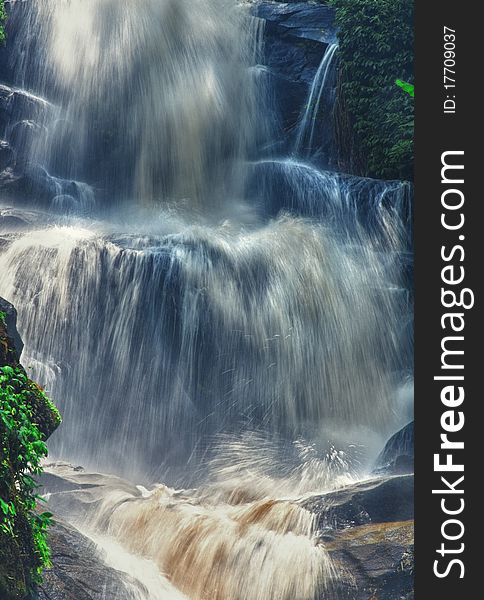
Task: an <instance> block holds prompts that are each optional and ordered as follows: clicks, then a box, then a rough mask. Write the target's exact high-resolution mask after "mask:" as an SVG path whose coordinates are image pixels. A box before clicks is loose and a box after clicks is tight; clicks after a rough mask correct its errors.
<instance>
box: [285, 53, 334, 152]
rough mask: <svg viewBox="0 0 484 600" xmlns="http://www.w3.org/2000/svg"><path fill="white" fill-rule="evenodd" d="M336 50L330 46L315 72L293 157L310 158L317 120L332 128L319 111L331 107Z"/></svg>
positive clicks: (329, 121) (299, 126)
mask: <svg viewBox="0 0 484 600" xmlns="http://www.w3.org/2000/svg"><path fill="white" fill-rule="evenodd" d="M337 50H338V44H330V45H329V46H328V48H327V49H326V52H325V53H324V55H323V59H322V61H321V64H320V65H319V68H318V70H317V71H316V75H315V77H314V79H313V82H312V84H311V88H310V90H309V95H308V99H307V101H306V105H305V108H304V112H303V114H302V116H301V118H300V121H299V125H298V129H297V135H296V142H295V144H294V154H295V155H303V156H310V155H311V154H312V153H313V152H314V151H315V150H316V148H314V136H315V133H316V129H317V125H318V119H320V118H321V120H322V122H323V123H326V125H327V126H328V127H329V128H331V127H332V123H331V118H328V115H327V114H326V115H324V118H322V117H321V115H320V111H321V109H322V108H323V106H324V107H325V108H326V109H330V110H331V109H332V106H333V98H332V97H331V91H332V89H333V88H334V86H335V82H334V73H335V64H336V57H337ZM323 139H324V137H323Z"/></svg>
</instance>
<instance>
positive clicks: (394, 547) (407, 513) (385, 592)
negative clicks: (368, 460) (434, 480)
mask: <svg viewBox="0 0 484 600" xmlns="http://www.w3.org/2000/svg"><path fill="white" fill-rule="evenodd" d="M413 494H414V480H413V475H407V476H401V477H381V478H378V479H374V480H369V481H367V482H363V483H359V484H355V485H353V486H348V487H346V488H343V489H341V490H338V491H336V492H330V493H328V494H324V495H321V496H313V497H312V498H309V499H306V500H304V502H303V506H304V507H305V508H306V509H307V510H309V511H311V512H313V513H315V514H316V516H317V520H318V521H317V523H318V530H319V535H320V539H321V543H323V544H324V546H325V548H326V549H327V550H328V551H329V553H330V555H331V558H332V560H333V562H334V567H335V569H336V571H337V573H338V581H337V582H336V588H337V589H336V591H335V594H337V595H336V597H337V598H338V600H369V599H371V598H373V597H374V598H377V599H384V600H402V599H404V600H410V599H411V598H413V516H414V509H413V504H414V502H413Z"/></svg>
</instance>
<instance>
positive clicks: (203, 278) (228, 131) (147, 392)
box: [0, 0, 411, 600]
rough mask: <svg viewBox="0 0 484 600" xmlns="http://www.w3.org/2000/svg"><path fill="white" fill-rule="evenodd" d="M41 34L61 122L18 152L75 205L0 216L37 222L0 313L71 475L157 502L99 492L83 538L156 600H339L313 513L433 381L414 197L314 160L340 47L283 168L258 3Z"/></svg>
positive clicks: (6, 254)
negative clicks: (20, 343) (415, 308)
mask: <svg viewBox="0 0 484 600" xmlns="http://www.w3.org/2000/svg"><path fill="white" fill-rule="evenodd" d="M21 16H22V19H21V20H20V19H19V23H18V24H17V34H16V36H15V38H14V40H13V42H12V43H13V44H14V49H13V50H12V60H13V61H14V62H15V65H14V66H15V72H16V77H17V82H16V83H17V85H18V87H19V88H23V89H24V90H27V91H28V92H29V93H31V94H35V96H36V97H40V98H42V99H43V100H41V101H39V102H40V103H37V104H36V106H37V109H36V110H38V115H37V116H38V121H39V122H40V123H41V125H42V126H41V127H40V128H39V131H38V132H37V134H36V135H35V136H31V135H30V134H29V135H25V137H24V138H22V139H21V141H22V144H23V146H22V148H23V152H24V155H25V162H26V164H27V165H28V168H29V169H31V170H33V172H34V173H36V174H37V175H36V176H38V177H42V178H45V180H46V181H47V182H48V183H49V186H50V187H49V189H52V190H53V193H52V194H51V198H50V199H48V200H46V199H45V198H42V199H41V198H38V199H37V198H35V199H34V200H33V201H32V202H30V203H29V202H27V201H26V200H25V198H24V197H21V196H19V197H18V198H15V201H14V202H10V203H9V206H8V207H5V208H1V207H0V212H1V213H2V214H3V215H4V216H5V215H6V216H10V217H11V216H12V215H13V216H15V217H16V218H17V217H18V218H19V219H20V220H21V222H22V225H20V226H18V227H17V228H16V229H15V230H13V229H11V230H6V231H4V232H3V231H2V244H1V246H0V273H1V279H0V294H1V295H2V296H3V297H5V298H7V299H8V300H9V301H11V302H12V303H14V304H15V306H16V308H17V310H18V313H19V319H18V320H19V330H20V333H21V335H22V338H23V340H24V342H25V349H24V354H23V359H22V360H23V364H25V366H26V367H28V368H29V371H30V372H31V374H32V377H33V378H34V379H35V380H38V381H39V382H40V383H42V384H43V385H44V386H45V388H46V389H47V391H48V393H49V394H50V396H51V397H52V398H53V400H54V401H55V402H56V404H57V405H58V406H59V408H60V410H61V412H62V414H63V418H64V422H63V424H62V426H61V427H60V428H59V430H58V431H57V432H56V433H55V434H54V435H53V436H52V438H51V439H50V440H49V447H50V451H51V454H52V456H54V457H55V458H60V459H63V460H69V461H71V462H73V463H75V464H83V465H86V466H88V467H89V468H91V469H93V470H100V471H105V472H111V473H116V474H118V475H122V476H124V477H127V478H129V479H130V480H131V481H134V482H136V483H143V484H144V485H146V486H147V488H148V489H144V488H143V490H144V491H140V488H135V487H134V486H130V487H128V488H127V487H126V485H127V484H126V485H125V484H121V483H119V482H117V483H116V484H115V485H114V484H113V485H111V481H112V480H111V479H106V481H107V483H106V481H104V483H101V484H100V483H99V482H100V481H101V480H102V477H101V479H100V476H89V475H88V474H86V475H85V476H84V475H79V477H80V478H81V479H82V478H83V477H84V480H85V481H87V480H88V479H89V477H94V478H96V479H95V481H96V485H98V484H99V485H100V488H99V492H96V491H95V490H94V491H92V493H93V494H94V495H95V494H97V493H98V496H96V502H95V503H94V504H93V506H95V507H96V508H95V510H94V509H93V514H90V515H89V522H88V524H86V523H87V521H86V520H84V521H83V519H80V520H79V522H78V525H79V526H81V525H82V526H83V527H85V528H86V531H88V532H89V535H90V536H91V537H93V538H94V539H97V540H98V543H99V544H100V545H101V546H103V545H104V546H105V547H106V548H111V551H112V556H113V557H115V558H116V557H117V558H116V560H117V561H118V562H117V563H116V565H117V567H118V568H121V569H122V570H128V571H129V572H130V573H131V574H132V575H133V576H134V577H135V578H136V577H138V576H139V573H140V572H141V571H143V568H145V569H147V571H146V573H149V576H148V575H147V577H148V578H149V582H147V583H146V585H147V589H148V588H149V589H151V590H153V589H156V588H157V587H158V589H162V590H163V594H164V595H163V594H162V595H161V596H160V598H170V599H171V600H180V599H182V598H189V599H191V600H205V599H208V598H209V599H210V600H313V599H314V598H315V597H318V598H320V597H321V598H322V597H327V598H332V596H331V593H330V592H329V591H328V590H330V586H331V581H332V578H333V577H334V576H335V574H334V572H333V568H332V566H331V561H330V559H329V556H328V554H327V552H326V551H325V549H324V548H323V547H322V546H321V545H320V544H319V542H318V541H317V535H316V534H317V532H316V530H315V523H314V519H313V517H312V515H310V514H309V513H308V512H307V511H305V510H304V509H303V508H301V506H300V505H299V504H298V500H299V499H300V498H301V496H304V495H306V494H310V493H321V492H324V491H328V490H331V489H335V488H337V487H339V486H342V485H345V484H347V483H349V482H352V481H355V480H357V479H358V478H360V477H361V476H362V475H363V474H364V473H366V472H367V470H368V467H369V465H370V464H371V459H372V457H374V456H375V455H376V453H377V452H378V450H379V449H380V448H381V443H382V441H383V440H384V439H385V437H386V436H387V435H388V434H389V433H390V432H393V431H394V430H395V429H396V428H397V427H398V426H399V425H401V424H402V421H403V420H404V419H405V418H407V416H408V415H407V412H406V409H407V405H408V404H409V400H408V396H409V395H410V393H409V392H408V389H409V387H410V385H409V383H408V382H409V378H410V377H411V372H410V366H409V365H410V364H411V349H410V336H409V333H408V330H409V322H410V310H411V307H410V299H409V297H408V296H409V295H408V293H407V292H406V286H407V287H408V285H407V284H408V281H407V280H406V278H407V274H406V272H405V265H406V263H405V261H406V255H407V253H408V251H409V249H410V215H409V208H408V207H409V203H410V195H411V189H410V186H409V185H408V184H406V183H403V182H375V181H372V180H369V179H362V178H357V177H353V176H350V175H342V174H338V173H334V172H330V171H324V170H321V168H320V166H317V161H316V158H315V157H319V158H321V157H322V156H323V157H326V158H325V159H327V160H326V163H327V164H331V156H330V153H331V148H332V146H331V140H330V139H329V137H327V136H330V129H331V127H330V125H329V124H328V123H326V122H325V124H324V127H322V129H321V127H320V126H319V125H317V124H316V122H317V118H318V116H319V119H320V118H321V114H323V113H324V118H325V119H326V115H329V114H330V109H331V103H332V102H333V92H334V90H333V86H334V73H335V69H336V68H337V47H336V46H335V45H332V46H329V47H328V49H327V50H326V54H325V56H324V57H323V58H322V63H321V66H320V68H319V69H318V71H317V73H316V77H315V80H314V82H313V85H312V86H311V87H310V88H309V89H308V100H307V102H306V104H305V109H304V110H302V112H301V115H300V122H299V126H298V129H297V131H296V132H293V133H294V136H293V137H294V143H293V144H292V146H291V149H290V151H288V153H287V154H288V155H287V156H280V155H273V154H272V153H271V150H270V148H271V143H272V138H271V135H272V127H273V124H274V123H275V122H276V121H277V115H275V114H273V112H272V111H273V109H272V108H271V106H272V104H271V102H270V98H269V95H270V90H269V89H268V88H267V85H268V84H267V78H265V77H263V76H261V73H262V71H263V67H260V65H259V64H258V63H259V62H260V61H261V59H262V48H263V43H264V26H263V21H261V20H258V19H254V18H251V17H249V14H248V11H247V5H246V3H237V2H235V1H234V0H129V1H128V0H55V1H54V0H43V1H40V0H39V1H38V2H28V3H25V6H24V7H23V9H22V15H21ZM11 18H12V19H16V18H18V16H16V13H15V11H14V13H13V14H12V16H11ZM328 111H329V112H328ZM17 125H18V123H17V122H12V123H11V124H9V128H8V131H9V132H13V131H14V130H15V127H16V126H17ZM24 129H25V127H24ZM27 129H28V128H27ZM28 131H30V129H28ZM324 132H326V133H324ZM328 153H329V154H328ZM305 161H308V162H305ZM309 162H311V163H312V164H309ZM66 182H67V183H66ZM12 204H13V205H14V206H13V207H12V206H11V205H12ZM69 477H74V478H75V477H78V475H72V474H70V475H69ZM160 481H162V482H163V484H164V485H156V486H155V487H153V486H152V484H154V483H156V482H160ZM166 485H172V486H174V488H175V487H176V486H183V487H184V489H183V490H178V491H177V490H175V489H174V488H169V487H166ZM192 487H193V489H188V488H192ZM195 488H196V489H195ZM86 493H87V492H86ZM89 493H91V492H89ZM89 493H87V497H89ZM96 536H97V537H96ZM113 544H114V545H113ZM125 553H126V554H125ZM130 556H136V557H137V558H136V560H135V559H133V561H132V564H131V565H130V568H129V569H128V567H127V564H128V563H130V558H129V557H130ZM113 560H114V558H113ZM145 560H146V561H149V568H148V566H147V563H146V564H145V563H143V562H142V561H145ZM139 561H141V562H139ZM116 565H114V566H116ZM123 565H124V566H123ZM143 565H144V566H143ZM301 573H303V574H304V575H303V576H301ZM165 576H166V578H165ZM157 577H161V578H162V580H160V581H162V582H161V583H160V581H158V579H157ZM148 584H149V585H148ZM150 585H151V586H152V587H151V588H150V587H149V586H150ZM160 586H161V587H160ZM149 589H148V592H146V593H147V595H145V596H143V595H142V594H141V596H134V597H136V598H138V597H139V598H143V597H146V598H155V599H156V598H157V597H158V596H156V595H154V594H155V592H150V591H149ZM316 594H319V596H316ZM325 594H326V596H325Z"/></svg>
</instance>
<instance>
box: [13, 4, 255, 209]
mask: <svg viewBox="0 0 484 600" xmlns="http://www.w3.org/2000/svg"><path fill="white" fill-rule="evenodd" d="M230 5H232V6H230ZM222 15H223V17H222ZM19 21H20V22H19V29H20V32H19V33H18V35H17V36H16V40H15V44H16V47H15V49H14V50H13V52H12V56H13V60H14V65H13V68H14V72H15V77H16V81H17V83H18V85H21V86H22V87H28V88H29V89H33V90H35V91H36V92H37V93H38V94H39V95H41V96H44V97H49V98H51V99H52V101H53V103H54V104H56V105H57V107H58V110H57V111H56V114H55V118H53V119H52V120H51V122H50V124H49V126H48V127H47V128H46V130H45V134H44V135H40V136H39V137H38V139H36V140H35V143H34V144H31V147H30V148H29V154H30V155H29V158H30V160H33V161H35V162H39V163H42V164H43V165H44V166H45V167H46V168H47V170H48V171H52V172H55V173H56V174H57V175H59V176H62V177H66V178H74V179H81V180H82V179H84V180H86V179H87V180H89V181H90V182H91V183H92V184H93V185H94V186H95V187H96V188H97V189H98V194H99V195H101V193H102V195H104V196H106V197H107V199H108V200H109V201H110V202H113V201H114V202H115V203H116V204H118V205H119V203H120V201H121V200H122V199H128V200H129V201H133V200H134V199H136V200H137V201H141V202H146V201H151V200H156V199H158V200H160V199H161V200H163V201H164V202H166V201H167V200H170V199H171V200H180V199H184V198H189V199H190V202H191V204H192V205H193V206H194V207H196V206H197V204H199V206H201V207H203V208H204V209H207V208H209V207H210V208H212V209H213V208H215V207H216V206H217V204H218V203H221V202H222V201H223V200H224V199H225V196H226V194H233V193H234V192H236V190H237V182H238V179H239V177H240V172H239V170H240V167H241V164H242V163H241V160H240V159H244V158H245V157H246V155H247V154H248V153H250V151H251V147H252V143H253V140H254V137H253V136H254V131H255V129H254V115H255V112H256V111H255V110H254V105H253V89H252V86H251V83H250V77H249V75H248V66H249V64H250V60H251V58H252V55H253V52H252V51H251V49H252V48H253V45H251V44H250V43H249V42H250V36H251V33H252V31H251V28H250V27H249V26H248V24H247V23H248V20H247V19H246V18H245V19H244V15H243V14H242V12H241V11H240V10H234V7H233V3H231V2H228V1H227V0H211V1H210V2H208V1H204V0H195V1H193V0H124V1H123V0H84V1H82V2H81V1H79V0H44V1H41V2H28V3H27V7H26V8H25V9H24V10H23V11H22V14H21V16H20V18H19ZM39 40H42V43H39ZM15 63H17V64H15ZM113 193H115V194H116V198H112V197H111V196H112V194H113Z"/></svg>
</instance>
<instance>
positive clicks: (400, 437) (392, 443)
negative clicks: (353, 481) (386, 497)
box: [375, 421, 414, 475]
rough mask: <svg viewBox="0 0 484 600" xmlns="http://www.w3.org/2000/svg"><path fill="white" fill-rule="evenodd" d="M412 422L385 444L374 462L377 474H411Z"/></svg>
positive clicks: (412, 449) (412, 454) (412, 450)
mask: <svg viewBox="0 0 484 600" xmlns="http://www.w3.org/2000/svg"><path fill="white" fill-rule="evenodd" d="M413 460H414V422H413V421H412V422H411V423H409V424H408V425H405V427H403V428H402V429H400V431H397V433H396V434H395V435H393V436H392V437H391V438H390V439H389V440H388V442H387V443H386V444H385V447H384V448H383V450H382V452H381V454H380V455H379V457H378V458H377V460H376V468H375V471H376V472H377V473H382V472H384V473H389V474H392V475H399V474H402V473H413Z"/></svg>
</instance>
